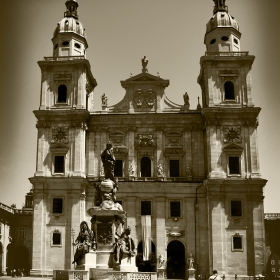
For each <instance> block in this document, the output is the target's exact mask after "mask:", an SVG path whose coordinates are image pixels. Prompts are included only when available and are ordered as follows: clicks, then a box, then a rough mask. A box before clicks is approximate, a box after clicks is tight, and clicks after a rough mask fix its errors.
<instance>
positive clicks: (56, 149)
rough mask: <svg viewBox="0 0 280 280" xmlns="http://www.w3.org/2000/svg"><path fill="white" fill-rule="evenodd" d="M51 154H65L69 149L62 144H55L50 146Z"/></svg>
mask: <svg viewBox="0 0 280 280" xmlns="http://www.w3.org/2000/svg"><path fill="white" fill-rule="evenodd" d="M50 150H51V151H52V153H67V152H68V150H69V147H68V146H67V145H65V144H63V143H55V144H52V145H51V146H50Z"/></svg>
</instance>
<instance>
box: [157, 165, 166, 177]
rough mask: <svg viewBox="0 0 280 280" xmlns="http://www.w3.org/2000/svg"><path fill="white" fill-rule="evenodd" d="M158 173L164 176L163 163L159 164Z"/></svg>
mask: <svg viewBox="0 0 280 280" xmlns="http://www.w3.org/2000/svg"><path fill="white" fill-rule="evenodd" d="M157 175H158V176H164V173H163V167H162V165H161V164H159V165H158V166H157Z"/></svg>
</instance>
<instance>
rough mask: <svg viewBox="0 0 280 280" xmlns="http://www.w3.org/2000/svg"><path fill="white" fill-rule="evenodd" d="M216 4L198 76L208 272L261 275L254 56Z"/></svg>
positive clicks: (221, 6)
mask: <svg viewBox="0 0 280 280" xmlns="http://www.w3.org/2000/svg"><path fill="white" fill-rule="evenodd" d="M214 3H215V5H214V9H213V16H212V17H211V18H210V20H209V21H208V23H207V25H206V34H205V39H204V43H205V45H206V52H205V55H204V56H202V57H201V58H200V74H199V77H198V83H199V84H200V86H201V90H202V105H203V108H202V110H201V114H202V118H203V121H204V126H205V139H206V147H205V148H206V159H205V160H206V165H207V166H206V170H207V179H206V180H205V181H204V185H205V187H206V189H207V205H208V209H209V213H208V226H209V232H210V236H209V244H211V245H210V247H209V252H210V270H211V269H212V270H213V269H217V270H218V271H221V273H224V274H225V275H228V274H229V275H230V274H235V271H234V269H233V268H232V267H230V266H226V265H225V264H227V263H228V264H231V265H233V264H234V265H236V266H238V267H239V268H240V269H239V273H240V274H243V275H256V274H260V273H262V268H263V264H264V250H263V248H264V244H263V240H264V239H263V236H264V231H263V229H264V227H263V187H264V186H265V184H266V180H264V179H262V178H261V174H260V169H259V156H258V141H257V127H258V115H259V112H260V110H261V109H260V108H259V107H255V106H254V104H253V98H252V97H253V91H252V78H251V67H252V65H253V62H254V59H255V57H254V56H253V55H249V52H248V51H241V48H240V38H241V33H240V31H239V26H238V23H237V21H236V20H235V18H234V17H233V16H231V15H230V14H229V12H228V7H227V6H226V5H225V0H214ZM237 209H238V211H239V213H238V214H236V212H235V210H237ZM245 209H246V210H245ZM217 225H219V228H218V226H217ZM211 232H212V233H214V232H215V233H214V234H211ZM236 240H238V242H240V243H239V245H240V246H239V245H238V246H239V247H238V246H237V245H236V244H237V243H235V241H236ZM246 240H247V241H246ZM224 252H226V253H224ZM245 252H246V253H245ZM211 262H212V264H211ZM244 264H246V265H244ZM211 265H212V267H211ZM234 265H233V266H234ZM214 266H215V267H214ZM241 270H242V271H241Z"/></svg>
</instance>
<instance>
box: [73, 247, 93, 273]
mask: <svg viewBox="0 0 280 280" xmlns="http://www.w3.org/2000/svg"><path fill="white" fill-rule="evenodd" d="M95 267H96V251H93V250H91V251H89V252H88V253H87V254H85V256H84V259H83V260H82V262H81V264H77V265H76V267H75V270H86V271H89V269H90V268H95Z"/></svg>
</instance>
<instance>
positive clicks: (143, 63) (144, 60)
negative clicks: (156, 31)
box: [142, 56, 149, 69]
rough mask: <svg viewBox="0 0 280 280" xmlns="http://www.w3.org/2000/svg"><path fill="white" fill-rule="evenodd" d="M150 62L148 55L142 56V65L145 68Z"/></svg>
mask: <svg viewBox="0 0 280 280" xmlns="http://www.w3.org/2000/svg"><path fill="white" fill-rule="evenodd" d="M148 62H149V61H148V60H147V59H146V56H144V57H143V58H142V67H143V69H147V65H148Z"/></svg>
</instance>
